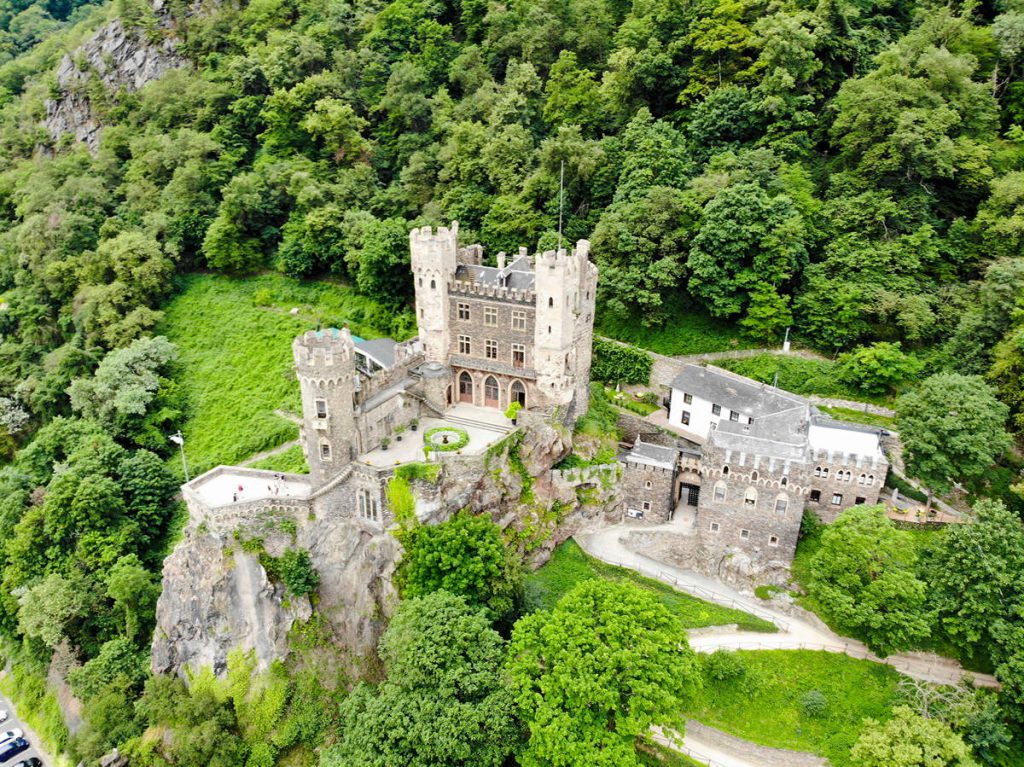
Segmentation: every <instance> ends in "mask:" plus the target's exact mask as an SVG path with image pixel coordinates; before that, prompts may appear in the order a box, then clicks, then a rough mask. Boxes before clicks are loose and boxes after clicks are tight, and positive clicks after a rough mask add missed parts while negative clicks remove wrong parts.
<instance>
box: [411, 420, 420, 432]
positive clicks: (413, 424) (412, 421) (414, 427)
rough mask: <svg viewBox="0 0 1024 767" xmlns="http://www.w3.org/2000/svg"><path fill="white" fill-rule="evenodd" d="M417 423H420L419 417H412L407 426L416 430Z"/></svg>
mask: <svg viewBox="0 0 1024 767" xmlns="http://www.w3.org/2000/svg"><path fill="white" fill-rule="evenodd" d="M419 425H420V419H419V418H413V419H412V420H411V421H409V428H410V429H412V430H413V431H416V429H417V428H418V427H419Z"/></svg>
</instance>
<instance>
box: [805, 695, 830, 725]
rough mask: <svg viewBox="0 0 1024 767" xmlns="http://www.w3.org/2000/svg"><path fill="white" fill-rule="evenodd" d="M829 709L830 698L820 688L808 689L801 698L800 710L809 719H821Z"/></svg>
mask: <svg viewBox="0 0 1024 767" xmlns="http://www.w3.org/2000/svg"><path fill="white" fill-rule="evenodd" d="M827 710H828V700H827V699H826V698H825V695H824V694H823V693H822V692H821V691H820V690H808V691H807V692H805V693H804V694H803V696H801V698H800V711H801V712H803V715H804V716H806V717H807V718H809V719H820V718H821V717H822V716H824V715H825V712H826V711H827Z"/></svg>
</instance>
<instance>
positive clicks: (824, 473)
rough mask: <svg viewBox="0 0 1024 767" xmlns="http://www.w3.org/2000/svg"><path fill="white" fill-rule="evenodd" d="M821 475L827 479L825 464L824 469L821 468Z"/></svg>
mask: <svg viewBox="0 0 1024 767" xmlns="http://www.w3.org/2000/svg"><path fill="white" fill-rule="evenodd" d="M821 476H823V477H825V478H826V479H828V466H826V467H825V468H824V469H822V470H821Z"/></svg>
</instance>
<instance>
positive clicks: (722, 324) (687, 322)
mask: <svg viewBox="0 0 1024 767" xmlns="http://www.w3.org/2000/svg"><path fill="white" fill-rule="evenodd" d="M670 312H671V315H670V317H669V319H668V321H667V322H666V323H665V325H664V326H663V327H660V328H645V327H644V326H643V325H641V324H640V323H638V322H637V321H636V320H635V319H631V320H621V319H619V318H617V317H614V316H612V315H609V314H608V313H606V312H601V311H598V314H597V317H596V321H595V324H594V332H595V333H596V334H597V335H602V336H608V337H609V338H614V339H616V340H619V341H625V342H626V343H631V344H636V345H637V346H640V347H643V348H644V349H650V350H651V351H652V352H657V353H658V354H666V355H668V356H676V355H679V354H705V353H708V352H724V351H729V350H730V349H752V348H754V347H756V346H757V344H756V343H755V342H754V341H751V340H750V339H749V338H746V337H745V336H744V335H742V334H741V333H740V332H739V330H738V329H737V327H736V325H735V324H733V323H731V322H726V321H724V320H716V319H715V318H713V317H711V316H709V315H707V314H704V313H703V312H701V311H700V310H698V309H693V308H689V309H688V308H686V307H684V306H682V305H677V306H674V307H672V308H671V309H670Z"/></svg>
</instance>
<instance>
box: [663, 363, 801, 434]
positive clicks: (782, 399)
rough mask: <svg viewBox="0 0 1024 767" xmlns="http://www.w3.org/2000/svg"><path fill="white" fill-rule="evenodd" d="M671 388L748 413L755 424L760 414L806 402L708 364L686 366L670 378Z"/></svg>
mask: <svg viewBox="0 0 1024 767" xmlns="http://www.w3.org/2000/svg"><path fill="white" fill-rule="evenodd" d="M672 388H673V389H678V390H680V391H682V392H684V393H686V394H693V395H695V396H697V397H700V398H701V399H705V400H708V401H710V402H714V403H716V404H719V405H721V406H722V407H725V408H728V409H729V410H735V411H736V412H737V413H743V414H745V415H748V416H750V417H751V418H753V419H754V421H755V423H756V421H757V419H758V417H759V416H763V415H768V414H770V413H779V412H782V411H784V410H789V409H791V408H793V407H797V406H804V407H806V405H807V400H805V399H804V398H803V397H800V396H798V395H796V394H791V393H790V392H787V391H782V390H781V389H775V388H773V387H771V386H768V385H767V384H763V383H759V382H757V381H752V380H750V379H749V378H744V377H743V376H740V375H736V374H735V373H730V372H729V371H728V370H722V369H721V368H716V367H713V366H710V365H708V366H702V365H685V366H684V367H683V369H682V371H681V372H680V373H679V375H677V376H676V377H675V378H674V379H673V380H672Z"/></svg>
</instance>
